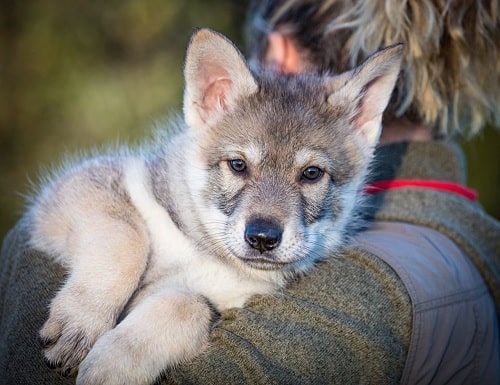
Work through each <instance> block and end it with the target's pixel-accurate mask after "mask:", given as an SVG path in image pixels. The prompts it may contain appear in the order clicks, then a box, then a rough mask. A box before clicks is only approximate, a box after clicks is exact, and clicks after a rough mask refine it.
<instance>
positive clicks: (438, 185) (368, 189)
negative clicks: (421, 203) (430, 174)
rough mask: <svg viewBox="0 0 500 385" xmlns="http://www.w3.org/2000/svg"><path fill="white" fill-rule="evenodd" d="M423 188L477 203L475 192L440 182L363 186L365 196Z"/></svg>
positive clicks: (386, 182)
mask: <svg viewBox="0 0 500 385" xmlns="http://www.w3.org/2000/svg"><path fill="white" fill-rule="evenodd" d="M407 187H410V188H423V189H429V190H438V191H444V192H450V193H454V194H458V195H461V196H463V197H464V198H467V199H469V200H471V201H477V197H478V194H477V192H476V191H474V190H472V189H469V188H467V187H465V186H462V185H460V184H457V183H452V182H443V181H440V180H427V179H395V180H383V181H379V182H373V183H370V184H368V185H366V186H365V189H364V192H365V193H366V194H376V193H378V192H381V191H387V190H394V189H398V188H407Z"/></svg>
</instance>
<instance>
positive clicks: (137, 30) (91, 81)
mask: <svg viewBox="0 0 500 385" xmlns="http://www.w3.org/2000/svg"><path fill="white" fill-rule="evenodd" d="M246 5H247V2H246V1H238V2H236V1H234V0H217V1H207V0H143V1H137V0H134V1H132V0H120V1H118V0H110V1H96V0H87V1H83V0H74V1H65V0H45V1H34V0H25V1H13V0H9V1H6V0H0V239H2V238H3V236H4V234H5V232H6V231H7V230H8V229H9V228H10V227H11V226H12V225H13V224H14V223H15V222H16V220H17V219H18V218H19V217H20V215H21V214H22V212H23V210H24V207H25V199H24V197H23V194H26V193H27V192H28V191H29V188H30V183H29V180H30V179H31V180H33V181H37V180H38V177H39V175H40V174H41V172H42V170H43V168H48V167H50V166H53V165H57V164H58V162H60V161H61V160H63V159H64V156H65V155H68V154H72V153H81V152H82V151H87V150H89V149H92V148H94V147H97V148H99V147H103V146H106V145H114V144H116V143H117V142H118V141H119V142H120V143H137V142H139V139H140V138H142V137H149V134H150V132H151V127H152V126H153V123H154V121H156V120H158V119H161V118H165V117H167V116H168V115H169V114H171V113H173V112H176V111H180V108H181V103H182V81H183V80H182V65H183V60H184V53H185V49H186V45H187V42H188V40H189V36H190V35H191V33H192V32H193V30H194V29H195V28H196V27H203V26H207V27H211V28H214V29H216V30H218V31H220V32H223V33H224V34H226V35H227V36H229V37H230V38H231V40H233V41H234V42H235V43H236V44H237V45H239V46H240V48H242V49H244V46H243V44H242V25H243V19H244V12H245V8H246ZM464 147H465V150H466V154H467V156H468V159H469V185H470V186H471V187H473V188H475V189H477V190H478V191H479V194H480V201H481V202H482V204H483V205H484V206H485V207H486V209H487V210H488V211H489V212H490V213H491V214H493V215H494V216H496V217H497V218H500V199H499V198H498V197H497V196H498V194H499V192H500V191H499V187H500V134H499V133H498V131H494V130H493V129H491V128H487V129H486V130H485V131H483V133H482V134H481V135H480V136H478V137H476V138H474V140H472V141H470V142H468V143H467V144H466V145H465V146H464Z"/></svg>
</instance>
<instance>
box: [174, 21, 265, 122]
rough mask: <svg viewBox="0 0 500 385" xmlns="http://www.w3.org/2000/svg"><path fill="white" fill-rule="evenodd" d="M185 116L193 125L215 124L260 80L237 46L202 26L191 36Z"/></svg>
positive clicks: (185, 93) (252, 91)
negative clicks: (256, 77)
mask: <svg viewBox="0 0 500 385" xmlns="http://www.w3.org/2000/svg"><path fill="white" fill-rule="evenodd" d="M184 78H185V91H184V117H185V120H186V123H187V124H188V126H190V127H194V128H203V127H210V126H212V125H213V124H215V123H216V122H217V121H218V120H219V119H220V118H221V117H222V115H223V114H224V113H225V112H227V111H230V110H231V108H233V106H234V105H235V103H236V101H237V100H238V99H239V98H240V97H245V96H249V95H251V94H252V93H254V92H257V83H256V82H255V79H254V77H253V76H252V74H251V72H250V70H249V69H248V66H247V63H246V62H245V59H244V58H243V56H242V54H241V53H240V51H238V49H237V48H236V47H235V46H234V45H233V43H231V42H230V41H229V40H228V39H227V38H226V37H224V36H223V35H221V34H219V33H217V32H215V31H212V30H210V29H206V28H204V29H201V30H199V31H197V32H196V33H195V34H194V35H193V37H192V38H191V42H190V43H189V47H188V50H187V56H186V63H185V67H184Z"/></svg>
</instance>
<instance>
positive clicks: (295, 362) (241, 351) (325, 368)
mask: <svg viewBox="0 0 500 385" xmlns="http://www.w3.org/2000/svg"><path fill="white" fill-rule="evenodd" d="M409 301H410V300H409V297H408V295H407V292H406V289H405V288H404V287H403V286H402V284H401V282H400V280H399V278H398V277H397V276H396V275H395V274H394V272H393V271H392V269H390V268H389V267H388V266H387V265H385V264H384V263H383V262H381V261H380V260H378V259H377V258H375V257H373V256H372V255H371V254H365V253H363V252H361V251H354V250H350V251H345V253H344V255H342V256H340V257H338V258H332V259H330V260H329V261H327V262H324V263H322V264H321V265H320V266H318V269H317V270H315V271H314V272H313V273H311V274H309V275H307V276H306V277H303V278H301V279H300V280H298V281H297V282H294V283H293V284H292V285H291V286H289V287H288V288H287V289H286V290H285V291H284V292H283V293H281V294H279V295H276V296H266V297H264V296H256V297H254V298H253V299H252V300H251V301H250V302H249V303H248V304H247V306H245V307H244V308H242V309H231V310H229V311H226V312H224V313H223V314H222V319H221V322H220V324H219V325H218V327H216V328H215V329H214V330H213V332H212V338H211V341H212V345H211V346H210V348H209V349H208V350H207V352H206V353H205V354H203V355H201V356H199V357H198V358H197V359H195V361H194V362H192V363H190V364H186V365H184V366H181V367H180V368H178V369H177V370H176V371H175V372H174V373H172V374H171V375H170V377H169V378H168V379H167V380H165V382H164V383H166V384H226V383H230V384H313V383H314V384H322V383H324V384H359V383H369V384H396V383H399V380H400V377H401V373H402V371H403V368H404V364H405V359H406V353H407V349H408V345H409V340H410V329H411V304H410V302H409Z"/></svg>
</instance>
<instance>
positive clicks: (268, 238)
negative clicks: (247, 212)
mask: <svg viewBox="0 0 500 385" xmlns="http://www.w3.org/2000/svg"><path fill="white" fill-rule="evenodd" d="M282 235H283V229H282V228H281V226H280V225H279V224H278V223H276V222H275V221H273V220H270V219H265V218H256V219H252V220H250V221H249V222H248V223H247V225H246V228H245V241H246V242H247V243H248V245H250V247H252V248H253V249H256V250H259V251H260V253H261V254H263V253H264V252H266V251H271V250H273V249H275V248H276V247H278V246H279V244H280V243H281V237H282Z"/></svg>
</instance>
